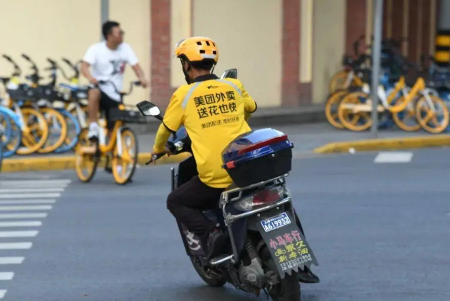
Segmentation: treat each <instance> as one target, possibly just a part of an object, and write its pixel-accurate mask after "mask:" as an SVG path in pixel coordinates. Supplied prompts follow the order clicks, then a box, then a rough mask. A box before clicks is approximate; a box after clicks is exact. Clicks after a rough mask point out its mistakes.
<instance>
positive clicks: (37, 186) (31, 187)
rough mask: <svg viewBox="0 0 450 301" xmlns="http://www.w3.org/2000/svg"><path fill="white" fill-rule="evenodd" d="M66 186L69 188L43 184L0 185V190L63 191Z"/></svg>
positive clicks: (63, 185)
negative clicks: (38, 189) (57, 189)
mask: <svg viewBox="0 0 450 301" xmlns="http://www.w3.org/2000/svg"><path fill="white" fill-rule="evenodd" d="M67 186H69V185H68V184H57V185H55V184H44V183H38V184H27V185H26V186H24V185H22V184H1V183H0V188H2V189H18V188H26V189H27V188H28V189H33V188H62V189H65V188H67Z"/></svg>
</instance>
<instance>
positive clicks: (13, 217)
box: [0, 213, 47, 219]
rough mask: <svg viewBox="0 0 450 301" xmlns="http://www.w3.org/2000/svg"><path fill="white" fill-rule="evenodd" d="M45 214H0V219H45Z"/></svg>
mask: <svg viewBox="0 0 450 301" xmlns="http://www.w3.org/2000/svg"><path fill="white" fill-rule="evenodd" d="M46 217H47V213H0V219H16V218H46Z"/></svg>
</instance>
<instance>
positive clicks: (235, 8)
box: [172, 0, 282, 107]
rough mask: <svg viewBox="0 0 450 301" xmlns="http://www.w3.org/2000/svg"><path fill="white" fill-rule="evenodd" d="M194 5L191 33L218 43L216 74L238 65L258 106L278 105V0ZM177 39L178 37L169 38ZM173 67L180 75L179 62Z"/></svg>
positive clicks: (207, 0)
mask: <svg viewBox="0 0 450 301" xmlns="http://www.w3.org/2000/svg"><path fill="white" fill-rule="evenodd" d="M193 5H194V6H193V20H194V22H193V35H198V36H208V37H211V38H212V39H214V40H215V41H216V42H217V45H218V47H219V51H220V61H219V64H218V65H217V67H216V74H218V75H220V74H221V73H222V72H223V71H224V70H225V69H228V68H237V69H238V77H239V78H240V79H241V80H242V82H243V83H244V85H245V88H246V89H247V90H248V92H249V93H250V94H251V95H252V96H253V98H254V99H255V100H257V102H258V106H260V107H267V106H279V105H280V104H281V39H282V29H281V26H282V5H281V1H261V0H246V1H242V0H227V1H222V0H195V1H194V4H193ZM211 12H214V13H211ZM178 40H180V37H173V38H172V41H178ZM174 71H175V72H178V73H179V74H180V75H179V76H182V72H181V70H180V67H179V63H178V64H177V66H176V68H175V70H174Z"/></svg>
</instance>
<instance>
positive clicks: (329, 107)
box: [325, 90, 348, 130]
mask: <svg viewBox="0 0 450 301" xmlns="http://www.w3.org/2000/svg"><path fill="white" fill-rule="evenodd" d="M347 93H348V91H346V90H340V91H337V92H334V93H333V94H331V95H330V96H329V97H328V98H327V102H326V104H325V116H326V118H327V121H328V123H329V124H330V125H331V126H333V127H335V128H337V129H340V130H341V129H344V126H343V125H342V123H341V121H340V120H339V116H338V113H337V111H338V108H339V103H340V102H341V99H342V97H344V96H345V95H346V94H347Z"/></svg>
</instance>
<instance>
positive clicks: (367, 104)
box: [338, 64, 449, 133]
mask: <svg viewBox="0 0 450 301" xmlns="http://www.w3.org/2000/svg"><path fill="white" fill-rule="evenodd" d="M408 65H409V66H411V65H414V64H408ZM399 93H401V97H398V95H399ZM378 97H379V98H380V100H381V104H379V105H378V107H377V110H378V111H379V112H380V113H381V114H386V113H391V114H392V116H393V119H394V122H395V124H396V125H397V126H398V127H399V128H401V129H403V130H405V131H417V130H419V129H420V128H421V127H422V128H424V126H423V125H422V124H423V123H424V122H427V121H428V119H430V118H432V117H433V116H435V115H433V114H431V117H429V118H428V119H427V120H424V118H422V119H419V118H418V115H419V114H416V113H415V112H417V109H416V108H417V107H418V106H419V105H420V106H421V107H423V104H426V105H427V106H428V107H429V111H428V112H430V111H431V112H436V106H435V104H436V105H440V106H441V107H445V105H444V106H442V104H443V101H442V100H441V99H439V98H438V97H437V95H436V94H435V92H434V91H432V90H430V89H427V88H426V85H425V80H424V79H423V78H422V77H418V78H417V80H416V81H415V83H414V85H413V87H412V88H410V89H409V88H407V86H406V83H405V77H404V76H401V77H400V79H399V80H398V82H397V83H396V85H395V87H394V89H393V90H392V92H391V93H389V95H388V96H386V93H385V90H384V88H383V87H382V86H379V88H378ZM416 99H417V102H416V104H414V101H415V100H416ZM394 100H395V103H394V104H393V105H391V104H392V103H393V102H394ZM372 109H373V108H372V100H371V99H370V95H368V93H364V92H355V93H350V94H348V95H346V96H345V97H344V98H343V99H342V101H341V104H340V105H339V109H338V115H339V119H340V121H341V122H342V124H343V125H344V126H345V127H346V128H348V129H350V130H353V131H364V130H367V129H368V128H370V127H371V126H372V119H371V116H370V114H369V113H370V112H372ZM443 111H444V113H443V115H444V123H443V125H441V126H439V127H437V128H435V129H431V130H430V129H426V128H424V129H425V130H427V131H429V132H431V131H433V130H434V133H439V132H442V131H443V130H444V129H445V128H446V127H447V126H448V123H449V116H448V109H447V108H446V107H445V109H444V108H443ZM411 112H412V113H411ZM399 114H403V115H402V116H403V117H401V116H400V115H399ZM350 115H351V116H353V118H358V121H360V120H361V117H363V119H362V120H363V121H362V123H360V124H359V125H356V124H355V123H354V122H353V119H351V120H349V118H348V117H349V116H350ZM355 115H356V117H354V116H355ZM414 115H416V119H417V122H418V124H413V125H411V126H410V125H407V124H406V123H405V122H404V121H405V119H404V118H405V117H411V116H414ZM427 116H429V115H427Z"/></svg>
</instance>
